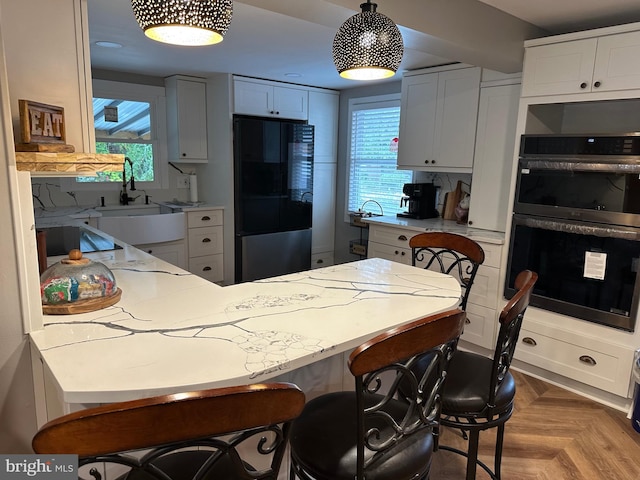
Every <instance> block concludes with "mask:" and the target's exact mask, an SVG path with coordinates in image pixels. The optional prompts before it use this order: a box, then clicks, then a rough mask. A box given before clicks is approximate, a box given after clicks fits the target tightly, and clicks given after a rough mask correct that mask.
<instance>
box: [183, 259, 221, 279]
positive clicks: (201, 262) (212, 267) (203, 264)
mask: <svg viewBox="0 0 640 480" xmlns="http://www.w3.org/2000/svg"><path fill="white" fill-rule="evenodd" d="M222 262H223V256H222V255H206V256H204V257H196V258H190V259H189V271H190V272H191V273H194V274H195V275H198V276H199V277H202V278H204V279H205V280H209V281H210V282H220V281H222V280H223V278H224V275H223V268H222V267H223V264H222Z"/></svg>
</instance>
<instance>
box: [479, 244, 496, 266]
mask: <svg viewBox="0 0 640 480" xmlns="http://www.w3.org/2000/svg"><path fill="white" fill-rule="evenodd" d="M478 243H479V244H480V246H481V247H482V250H484V262H483V263H482V266H484V267H494V268H500V257H501V256H502V245H498V244H495V243H483V242H478Z"/></svg>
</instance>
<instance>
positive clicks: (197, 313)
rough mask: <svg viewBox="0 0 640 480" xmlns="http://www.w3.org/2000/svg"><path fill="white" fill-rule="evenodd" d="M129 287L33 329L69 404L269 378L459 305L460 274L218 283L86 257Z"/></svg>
mask: <svg viewBox="0 0 640 480" xmlns="http://www.w3.org/2000/svg"><path fill="white" fill-rule="evenodd" d="M86 256H87V257H89V258H91V259H93V260H98V261H101V262H103V263H104V264H105V265H107V266H108V267H109V268H110V269H111V270H112V271H113V272H114V275H115V277H116V281H117V284H118V286H119V287H120V288H121V289H122V291H123V294H122V298H121V300H120V301H119V302H118V303H117V304H115V305H113V306H111V307H108V308H105V309H102V310H98V311H95V312H90V313H85V314H78V315H45V317H44V328H43V329H42V330H39V331H35V332H32V333H31V334H30V336H31V340H32V343H33V346H34V349H35V351H36V353H37V354H39V355H40V357H41V359H42V361H43V363H44V365H45V369H46V370H47V371H48V372H50V376H51V378H53V379H54V381H55V384H56V387H57V390H58V391H59V395H60V396H61V400H62V401H63V402H66V403H69V404H85V403H109V402H116V401H122V400H129V399H135V398H143V397H148V396H152V395H159V394H167V393H176V392H181V391H187V390H199V389H205V388H214V387H222V386H229V385H238V384H247V383H256V382H263V381H266V380H268V379H269V378H273V377H276V376H277V375H279V374H281V373H284V372H286V371H290V370H292V369H295V368H299V367H302V366H305V365H309V364H311V363H313V362H315V361H317V360H320V359H322V358H326V357H328V356H331V355H334V354H337V353H341V352H346V351H350V350H351V349H353V348H354V347H355V346H357V345H359V344H360V343H362V342H363V341H365V340H366V339H369V338H371V337H372V336H374V335H375V334H377V333H378V332H381V331H384V330H386V329H389V328H391V327H394V326H396V325H400V324H403V323H406V322H408V321H411V320H415V319H417V318H420V317H422V316H425V315H429V314H432V313H435V312H439V311H444V310H447V309H450V308H454V307H455V306H456V305H457V303H458V301H459V297H460V287H459V285H458V283H457V282H456V280H455V279H453V278H452V277H448V276H444V275H441V274H438V273H434V272H430V271H427V270H423V269H417V268H414V267H409V266H406V265H401V264H398V263H394V262H389V261H386V260H381V259H368V260H363V261H359V262H353V263H348V264H343V265H337V266H332V267H326V268H321V269H316V270H311V271H308V272H301V273H296V274H290V275H286V276H282V277H275V278H271V279H267V280H262V281H257V282H251V283H244V284H239V285H232V286H227V287H219V286H217V285H215V284H213V283H210V282H207V281H205V280H203V279H201V278H199V277H197V276H195V275H192V274H190V273H188V272H185V271H183V270H181V269H179V268H177V267H174V266H172V265H170V264H168V263H166V262H163V261H161V260H159V259H156V258H154V257H151V256H150V255H147V254H145V253H144V252H141V251H139V250H137V249H135V248H133V247H129V246H126V245H125V246H124V248H123V249H122V250H115V251H111V252H100V253H92V254H87V255H86Z"/></svg>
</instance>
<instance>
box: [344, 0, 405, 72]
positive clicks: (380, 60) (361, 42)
mask: <svg viewBox="0 0 640 480" xmlns="http://www.w3.org/2000/svg"><path fill="white" fill-rule="evenodd" d="M377 6H378V5H377V4H376V3H371V1H370V0H367V2H366V3H362V4H360V8H361V9H362V13H357V14H356V15H353V16H352V17H350V18H348V19H347V20H346V21H345V22H344V23H343V24H342V26H341V27H340V28H339V29H338V33H336V36H335V38H334V39H333V62H334V63H335V64H336V68H337V69H338V73H339V74H340V76H341V77H343V78H350V79H353V80H378V79H381V78H388V77H392V76H393V75H394V74H395V73H396V70H398V67H399V66H400V61H401V60H402V54H403V53H404V45H403V43H402V34H401V33H400V30H399V29H398V27H397V26H396V24H395V23H393V21H392V20H391V19H390V18H389V17H387V16H385V15H383V14H381V13H378V12H376V8H377Z"/></svg>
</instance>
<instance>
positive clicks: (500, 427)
mask: <svg viewBox="0 0 640 480" xmlns="http://www.w3.org/2000/svg"><path fill="white" fill-rule="evenodd" d="M504 427H505V424H504V423H502V424H500V425H498V432H497V438H496V453H495V469H494V474H495V476H496V478H497V479H498V480H500V465H501V464H502V445H503V443H504Z"/></svg>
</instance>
